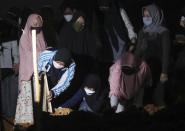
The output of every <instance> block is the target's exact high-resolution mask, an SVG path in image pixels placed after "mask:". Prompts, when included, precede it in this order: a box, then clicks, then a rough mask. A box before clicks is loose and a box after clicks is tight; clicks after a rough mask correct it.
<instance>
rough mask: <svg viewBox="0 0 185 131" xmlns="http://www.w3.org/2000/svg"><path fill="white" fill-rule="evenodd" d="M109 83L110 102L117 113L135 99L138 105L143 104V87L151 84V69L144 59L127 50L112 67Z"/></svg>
mask: <svg viewBox="0 0 185 131" xmlns="http://www.w3.org/2000/svg"><path fill="white" fill-rule="evenodd" d="M109 83H110V92H109V97H110V103H111V107H112V108H113V109H114V110H115V112H116V113H119V112H122V111H124V110H125V108H127V107H128V106H129V105H130V104H133V103H134V101H136V102H135V105H136V107H137V106H142V101H143V93H144V89H143V87H145V86H148V85H150V84H151V74H150V69H149V67H148V65H147V64H146V63H145V62H144V61H142V60H140V59H138V58H137V57H136V56H134V55H133V54H132V53H128V52H126V53H124V54H123V55H122V57H121V58H120V59H119V60H117V61H116V63H115V64H113V65H112V66H111V67H110V76H109ZM137 96H140V97H137Z"/></svg>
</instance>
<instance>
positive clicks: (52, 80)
mask: <svg viewBox="0 0 185 131" xmlns="http://www.w3.org/2000/svg"><path fill="white" fill-rule="evenodd" d="M53 61H61V62H64V63H65V67H67V66H69V64H70V63H71V53H70V51H69V50H68V49H66V48H62V49H60V50H58V51H57V52H56V54H55V56H54V58H53ZM64 73H65V70H64V71H62V70H61V69H56V68H55V67H54V65H53V63H52V65H51V69H50V70H49V72H48V73H47V76H48V81H49V87H50V88H53V87H54V86H55V85H57V83H58V81H59V79H60V78H61V76H62V75H63V74H64Z"/></svg>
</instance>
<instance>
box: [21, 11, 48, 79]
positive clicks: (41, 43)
mask: <svg viewBox="0 0 185 131" xmlns="http://www.w3.org/2000/svg"><path fill="white" fill-rule="evenodd" d="M37 17H40V18H41V19H42V17H41V16H39V15H37V14H31V15H30V16H29V17H28V19H27V22H26V26H25V28H24V32H23V34H22V36H21V38H20V41H19V53H20V66H19V82H20V81H22V80H24V81H29V80H30V79H31V76H32V74H33V56H32V32H31V27H32V26H34V25H33V24H34V22H35V20H36V18H37ZM45 48H46V42H45V40H44V36H43V32H42V31H41V32H40V33H39V34H37V57H39V55H40V53H41V52H42V51H44V50H45Z"/></svg>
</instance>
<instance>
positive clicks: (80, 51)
mask: <svg viewBox="0 0 185 131" xmlns="http://www.w3.org/2000/svg"><path fill="white" fill-rule="evenodd" d="M80 16H82V17H83V18H84V19H85V15H84V13H83V12H81V11H76V12H75V13H74V15H73V18H72V20H71V21H70V22H68V23H66V24H65V25H64V26H63V27H62V29H61V31H60V35H59V42H58V43H57V48H58V49H61V48H67V49H69V50H70V51H71V52H72V53H73V54H75V55H87V56H95V55H96V45H95V40H94V38H93V37H92V34H91V32H90V30H89V29H88V25H87V24H86V23H85V26H84V28H83V30H82V31H80V32H76V31H75V29H74V27H73V25H74V23H75V22H76V20H77V19H78V18H79V17H80Z"/></svg>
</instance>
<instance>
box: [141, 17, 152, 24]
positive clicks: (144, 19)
mask: <svg viewBox="0 0 185 131" xmlns="http://www.w3.org/2000/svg"><path fill="white" fill-rule="evenodd" d="M143 23H144V24H145V25H150V24H152V17H143Z"/></svg>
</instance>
